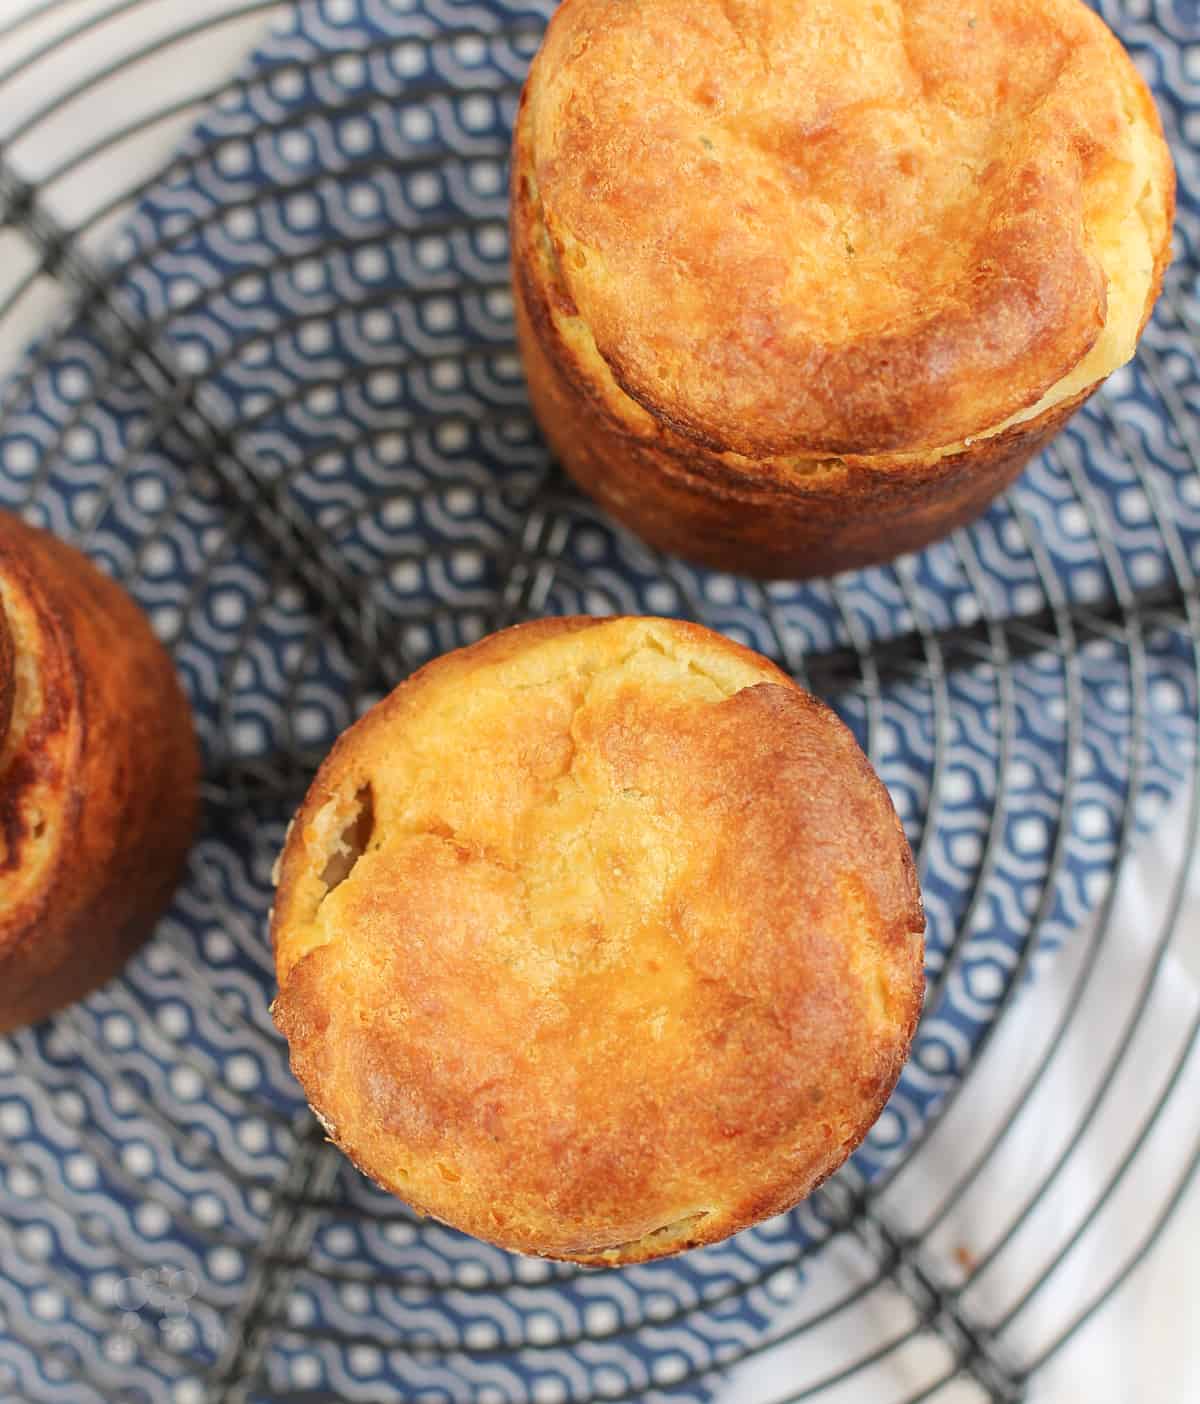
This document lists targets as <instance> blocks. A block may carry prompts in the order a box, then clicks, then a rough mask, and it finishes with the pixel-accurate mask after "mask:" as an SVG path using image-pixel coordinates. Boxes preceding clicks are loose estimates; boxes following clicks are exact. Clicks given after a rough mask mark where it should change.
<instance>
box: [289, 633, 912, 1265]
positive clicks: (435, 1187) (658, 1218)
mask: <svg viewBox="0 0 1200 1404" xmlns="http://www.w3.org/2000/svg"><path fill="white" fill-rule="evenodd" d="M277 880H278V890H277V894H276V905H275V912H274V917H273V924H272V935H273V942H274V949H275V962H276V969H277V973H278V979H279V993H278V997H277V998H276V1000H275V1003H274V1006H273V1012H274V1017H275V1020H276V1023H277V1024H278V1026H279V1028H280V1029H281V1030H282V1031H283V1033H284V1034H285V1035H286V1037H287V1040H288V1043H289V1046H290V1054H291V1061H292V1068H293V1070H294V1072H295V1073H296V1076H297V1077H298V1078H299V1080H300V1082H301V1084H302V1085H303V1087H304V1090H305V1092H306V1094H307V1096H308V1099H309V1101H310V1103H311V1105H312V1106H313V1108H314V1109H315V1110H316V1112H317V1113H318V1115H319V1116H320V1117H321V1120H322V1121H323V1123H324V1125H325V1126H326V1129H327V1131H328V1133H329V1135H330V1137H331V1138H332V1139H333V1140H334V1141H335V1142H336V1143H337V1144H338V1145H339V1146H340V1147H341V1148H342V1149H343V1150H344V1151H345V1152H346V1154H347V1155H349V1156H350V1158H351V1159H352V1160H353V1161H354V1162H355V1163H356V1164H357V1165H358V1166H359V1168H360V1169H361V1170H363V1171H364V1172H365V1173H366V1174H367V1175H369V1176H370V1177H371V1178H372V1179H374V1180H375V1181H377V1182H378V1183H379V1184H380V1185H382V1186H383V1187H384V1188H386V1189H388V1190H390V1191H392V1192H393V1193H395V1194H396V1195H398V1196H399V1197H400V1198H402V1199H404V1200H405V1201H407V1202H408V1203H409V1204H411V1205H412V1206H413V1207H414V1208H416V1209H417V1210H419V1211H421V1212H422V1213H425V1214H430V1215H433V1216H435V1217H436V1218H438V1219H441V1220H443V1221H444V1222H446V1223H448V1224H451V1225H453V1226H454V1227H456V1228H459V1229H463V1230H465V1231H466V1232H468V1233H472V1234H475V1235H477V1236H478V1237H480V1238H484V1239H487V1240H490V1241H492V1242H494V1243H497V1244H499V1245H501V1246H503V1247H506V1248H510V1249H515V1250H519V1251H522V1252H526V1253H535V1254H541V1255H545V1256H548V1257H557V1258H568V1259H574V1260H577V1261H580V1262H585V1263H600V1264H602V1263H613V1264H615V1263H631V1262H641V1261H646V1260H648V1259H651V1258H656V1257H661V1256H663V1255H665V1254H669V1253H675V1252H679V1251H681V1250H682V1249H685V1248H690V1247H694V1246H696V1245H699V1244H704V1243H711V1242H714V1241H716V1240H718V1239H721V1238H724V1237H726V1236H727V1235H728V1234H731V1233H733V1232H735V1231H736V1230H738V1229H741V1228H744V1227H746V1226H747V1225H749V1224H752V1223H755V1222H757V1221H758V1220H760V1219H763V1218H766V1217H768V1216H770V1215H773V1214H776V1213H779V1212H782V1211H783V1210H785V1209H787V1208H789V1207H791V1206H792V1205H794V1204H795V1203H796V1202H797V1201H798V1200H800V1199H801V1198H802V1197H803V1196H805V1195H806V1194H808V1193H809V1192H810V1191H811V1190H812V1189H813V1188H814V1187H815V1186H816V1185H817V1184H819V1183H820V1181H822V1180H823V1179H824V1178H825V1177H826V1176H827V1175H829V1174H830V1173H831V1172H832V1171H833V1170H835V1169H836V1168H837V1167H838V1166H839V1165H840V1164H841V1163H842V1162H843V1161H844V1160H845V1158H846V1156H847V1155H848V1154H849V1153H850V1152H851V1151H852V1150H853V1149H854V1147H855V1146H857V1145H858V1143H859V1142H860V1141H861V1139H862V1138H863V1136H864V1135H865V1134H866V1132H867V1130H868V1129H869V1128H870V1126H871V1124H872V1123H873V1121H874V1120H875V1118H876V1117H877V1116H878V1114H879V1112H880V1110H881V1109H882V1107H883V1105H884V1103H885V1101H886V1099H887V1097H888V1096H889V1094H890V1093H891V1091H892V1088H893V1086H894V1085H895V1082H896V1080H897V1077H898V1076H899V1073H900V1070H901V1067H902V1064H903V1062H904V1059H905V1057H906V1055H907V1052H908V1048H909V1044H910V1041H911V1039H912V1035H913V1030H914V1027H915V1025H916V1021H917V1016H918V1012H919V1009H920V1004H921V997H922V991H923V973H922V958H923V941H922V933H923V930H924V919H923V915H922V910H921V902H920V896H919V893H918V890H917V881H916V875H915V870H914V867H913V861H912V856H911V854H910V852H909V847H908V844H907V841H906V840H905V837H904V833H903V831H902V829H901V826H900V823H899V821H898V819H897V817H896V814H895V811H894V809H893V807H892V804H891V801H890V799H889V798H888V795H887V792H886V790H885V789H884V787H883V785H882V783H881V782H880V780H879V779H878V777H877V776H876V775H875V773H874V772H873V770H872V769H871V767H870V765H869V764H868V762H867V760H866V758H865V757H864V756H863V754H862V752H861V751H860V750H859V748H858V746H857V744H856V743H855V741H854V738H853V736H852V734H851V733H850V731H849V730H848V729H847V728H846V727H845V726H844V725H843V724H842V722H841V721H839V720H838V718H837V717H836V716H835V715H834V713H833V712H831V711H830V710H829V709H828V708H827V707H826V706H824V705H823V704H822V703H820V702H818V701H817V700H816V699H815V698H813V697H811V696H810V695H809V694H808V693H806V692H805V691H803V690H802V689H801V688H799V687H798V686H797V685H796V684H795V683H794V682H793V681H792V680H791V679H790V678H789V677H787V676H786V675H785V674H784V673H782V672H780V671H779V670H778V669H777V668H776V667H775V666H774V665H773V664H771V663H769V662H768V661H767V660H766V659H764V658H761V657H759V656H758V655H757V654H754V653H752V652H750V651H748V650H746V649H744V648H742V647H740V646H739V645H737V644H734V643H732V642H730V641H729V640H727V639H725V638H723V637H721V636H720V635H718V634H714V633H712V632H710V631H709V630H706V629H703V628H699V627H697V626H695V625H691V624H686V623H680V622H676V621H670V620H659V619H637V618H632V619H614V620H594V619H582V618H576V619H553V620H543V621H539V622H536V623H531V624H525V625H520V626H518V627H516V628H513V629H510V630H506V631H505V632H502V633H499V634H495V635H492V636H491V637H489V638H486V639H484V640H483V641H482V642H480V643H478V644H475V645H473V646H472V647H469V648H465V649H462V650H459V651H457V652H455V653H451V654H448V655H446V656H445V657H443V658H440V659H438V660H437V661H436V662H434V663H431V664H430V665H429V666H428V667H426V668H423V669H422V670H421V671H420V672H418V673H416V674H415V675H414V676H413V677H412V678H410V679H409V680H408V681H407V682H405V683H403V684H402V685H401V686H400V687H398V688H397V689H396V690H395V691H394V692H393V693H392V694H391V695H390V696H389V697H387V698H386V699H385V700H384V701H383V702H381V703H380V704H379V705H378V706H376V707H375V708H374V709H373V710H372V711H371V712H369V713H368V714H367V715H366V716H365V717H364V718H363V719H362V720H361V721H359V722H358V723H357V724H356V725H355V726H353V727H352V728H351V729H350V730H349V731H347V732H346V733H345V734H344V735H343V736H342V738H341V739H340V740H339V741H338V743H337V745H336V746H335V747H334V749H333V751H332V752H331V753H330V755H329V757H328V759H327V760H326V761H325V763H324V765H323V766H322V767H321V770H320V772H319V773H318V775H317V777H316V779H315V781H314V782H313V785H312V788H311V790H310V792H309V794H308V797H307V798H306V800H305V802H304V804H303V806H302V808H301V809H300V811H299V813H298V814H297V816H296V818H295V821H294V823H293V825H292V827H291V830H290V832H289V835H288V839H287V842H286V845H285V848H284V851H283V854H282V857H281V860H280V864H279V868H278V871H277Z"/></svg>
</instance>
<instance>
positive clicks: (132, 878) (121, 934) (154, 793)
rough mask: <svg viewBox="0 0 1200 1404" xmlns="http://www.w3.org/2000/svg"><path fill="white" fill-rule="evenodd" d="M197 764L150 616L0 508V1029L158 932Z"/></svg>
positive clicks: (70, 993) (188, 718) (81, 561)
mask: <svg viewBox="0 0 1200 1404" xmlns="http://www.w3.org/2000/svg"><path fill="white" fill-rule="evenodd" d="M199 769H200V765H199V755H198V752H197V749H196V739H195V733H194V730H193V727H192V714H191V709H190V708H189V706H188V703H187V699H186V697H185V696H184V694H183V690H182V688H181V687H180V685H179V682H178V680H177V679H176V676H175V671H174V669H173V667H172V665H171V660H170V658H169V657H168V655H167V652H166V650H165V649H164V648H163V647H162V645H161V644H160V643H159V642H158V640H157V639H156V638H155V636H154V633H153V631H152V630H151V628H150V622H149V620H147V618H146V617H145V615H144V614H143V613H142V612H141V610H140V609H139V608H138V607H137V605H136V604H135V603H134V601H133V600H132V599H130V598H129V596H128V595H127V594H126V593H125V591H124V590H122V589H121V588H120V586H119V585H117V584H116V583H115V582H114V581H112V580H110V579H109V578H108V577H107V576H106V575H104V574H102V573H101V572H100V571H99V570H97V569H96V567H95V566H93V565H92V564H91V562H90V561H88V560H87V559H86V558H85V557H84V556H82V555H81V554H80V553H79V552H78V551H76V550H74V549H73V548H72V547H70V546H67V545H65V544H64V543H63V542H61V541H58V540H56V539H55V538H54V537H53V536H51V535H50V534H49V533H47V532H44V531H38V530H35V529H34V528H33V527H29V526H26V525H25V524H24V523H23V522H22V521H20V519H19V518H17V517H15V516H12V515H11V514H9V513H7V512H0V1033H5V1032H8V1031H9V1030H11V1029H15V1028H18V1027H20V1026H21V1025H24V1024H30V1023H33V1022H35V1021H36V1020H38V1019H42V1018H45V1017H46V1015H48V1014H50V1013H52V1012H53V1011H54V1010H56V1009H58V1008H60V1007H61V1006H63V1005H65V1004H69V1003H70V1002H71V1001H73V1000H76V999H79V998H81V997H82V996H83V995H85V994H87V993H88V992H89V991H90V990H92V989H94V988H95V987H96V986H97V985H100V984H102V983H103V982H104V981H105V980H107V979H108V978H109V976H110V975H113V974H114V973H115V972H116V971H117V970H118V969H119V968H120V966H121V965H122V964H123V963H124V961H125V960H126V959H127V958H128V957H129V956H130V955H131V954H132V952H133V951H134V950H135V949H136V948H137V947H138V946H139V945H140V944H141V943H142V942H143V941H144V940H145V939H146V937H147V936H149V934H150V932H151V930H152V928H153V926H154V923H155V922H156V921H157V919H158V917H159V916H160V915H161V914H162V911H163V908H164V907H165V906H166V905H167V902H168V900H169V899H170V897H171V894H172V892H173V891H174V889H175V884H176V882H177V881H178V879H179V875H180V870H181V869H182V866H183V862H184V858H185V856H186V854H187V850H188V847H189V845H190V843H191V840H192V834H193V831H194V829H195V824H196V813H197V807H198V784H199Z"/></svg>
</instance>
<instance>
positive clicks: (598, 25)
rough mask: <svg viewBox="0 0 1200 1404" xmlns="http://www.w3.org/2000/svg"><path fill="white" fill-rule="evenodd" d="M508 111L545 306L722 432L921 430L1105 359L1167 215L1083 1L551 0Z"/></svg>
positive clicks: (954, 424)
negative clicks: (533, 217) (525, 149)
mask: <svg viewBox="0 0 1200 1404" xmlns="http://www.w3.org/2000/svg"><path fill="white" fill-rule="evenodd" d="M522 120H523V122H527V123H528V124H529V125H528V134H529V142H530V147H531V150H532V154H533V161H532V165H533V180H534V181H535V183H536V194H537V197H538V199H539V200H540V208H541V215H542V220H543V223H544V227H545V230H546V231H547V233H548V235H549V237H550V240H551V242H552V245H553V248H554V251H555V255H556V257H557V262H558V271H559V275H560V277H561V280H562V284H563V287H564V289H565V294H566V298H567V300H568V301H569V302H570V303H573V304H574V307H575V309H576V310H577V312H578V315H579V317H580V318H582V319H583V321H584V322H585V323H586V324H587V327H588V329H589V330H590V332H591V335H592V336H593V337H594V339H595V343H596V345H597V347H598V348H599V350H600V352H601V354H602V355H603V356H604V358H605V360H606V361H607V362H608V363H609V365H610V367H611V368H612V370H613V373H614V375H615V377H616V379H617V381H618V383H619V384H620V385H621V386H622V388H623V389H624V390H626V391H627V393H628V394H630V395H631V396H632V397H633V398H634V399H636V400H638V401H639V402H641V403H642V404H643V405H644V406H645V407H646V408H647V409H649V410H650V411H651V412H652V413H653V414H655V415H656V416H657V417H658V418H660V419H661V420H662V421H663V422H664V423H667V424H669V425H671V426H672V427H674V428H676V429H677V430H680V431H682V432H685V433H687V434H689V435H691V436H692V437H694V438H695V439H696V440H698V441H699V442H702V443H704V444H706V445H708V446H709V447H713V448H716V449H728V450H734V451H737V452H740V453H745V454H751V455H766V454H771V453H800V454H804V453H810V454H811V453H825V452H828V453H874V452H883V451H889V450H896V451H906V450H916V449H921V448H933V447H939V446H943V445H946V444H950V443H955V442H957V441H960V440H962V439H964V438H969V437H970V436H971V435H974V434H979V433H982V432H985V431H987V430H989V429H992V428H995V427H996V426H997V425H999V424H1001V423H1002V422H1004V421H1005V420H1006V419H1007V418H1008V417H1010V416H1012V415H1014V414H1017V413H1019V412H1021V411H1023V410H1027V409H1030V408H1032V407H1033V406H1035V405H1037V404H1038V402H1039V401H1041V400H1042V399H1043V397H1044V396H1046V395H1047V393H1048V392H1050V391H1052V389H1053V388H1054V387H1055V386H1056V385H1058V383H1059V382H1061V381H1062V380H1063V379H1064V377H1068V376H1070V374H1071V372H1072V371H1073V370H1075V369H1076V368H1078V367H1080V366H1081V364H1082V363H1084V362H1085V360H1087V363H1088V373H1089V375H1090V379H1091V381H1094V380H1096V379H1100V378H1102V377H1103V375H1105V374H1107V373H1108V371H1110V370H1112V369H1113V368H1114V367H1115V366H1116V365H1117V364H1120V363H1121V361H1123V360H1125V359H1127V358H1128V356H1129V355H1131V354H1132V351H1133V347H1134V344H1135V343H1136V338H1137V335H1138V331H1139V330H1140V327H1141V324H1142V321H1143V320H1144V317H1145V315H1146V313H1147V311H1148V305H1149V301H1150V299H1151V298H1152V296H1153V289H1154V286H1155V283H1156V263H1157V262H1158V261H1159V259H1160V255H1161V251H1162V248H1163V246H1164V243H1165V240H1166V239H1167V237H1168V233H1169V223H1170V210H1171V201H1172V189H1173V175H1172V171H1171V167H1170V161H1169V157H1168V155H1167V153H1166V149H1165V146H1164V145H1163V142H1162V139H1161V132H1160V129H1159V126H1158V121H1157V117H1156V114H1155V112H1154V109H1153V104H1152V102H1151V100H1150V97H1149V95H1148V93H1147V91H1146V89H1145V86H1144V84H1143V83H1142V82H1141V80H1140V78H1139V77H1138V75H1137V72H1136V70H1135V69H1134V67H1133V65H1132V63H1131V61H1130V60H1129V58H1128V56H1127V55H1126V54H1125V52H1124V50H1123V49H1122V48H1121V46H1120V44H1119V43H1118V42H1117V40H1116V39H1115V38H1114V36H1113V35H1112V34H1111V33H1110V32H1109V31H1108V29H1107V28H1106V27H1105V26H1104V24H1103V23H1102V22H1101V21H1100V20H1099V19H1098V18H1097V17H1096V16H1095V15H1094V14H1093V13H1092V12H1091V11H1090V10H1088V8H1087V7H1086V6H1085V5H1084V4H1083V3H1082V0H620V3H612V0H566V3H565V4H563V6H562V7H561V9H560V10H559V11H558V12H557V13H556V15H555V17H554V19H553V20H552V21H551V24H550V27H549V31H548V34H547V37H546V41H545V44H544V46H543V48H542V51H541V53H540V54H539V56H538V58H537V60H536V61H535V64H534V68H533V71H532V74H531V79H530V83H529V86H528V92H527V107H526V111H525V112H524V113H523V117H522ZM1089 352H1093V353H1094V354H1093V355H1092V356H1091V357H1089ZM1077 378H1078V377H1077ZM1089 383H1090V382H1089ZM1080 388H1083V386H1082V384H1078V385H1076V384H1074V381H1072V383H1071V385H1069V386H1067V387H1065V388H1064V389H1063V394H1062V396H1061V398H1066V397H1067V395H1068V394H1070V393H1074V391H1075V390H1078V389H1080Z"/></svg>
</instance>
